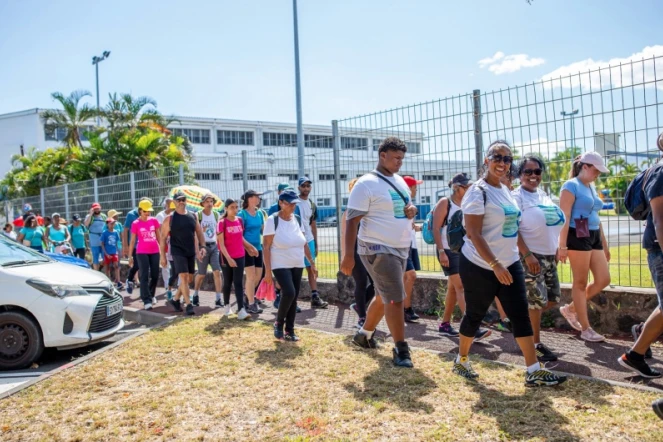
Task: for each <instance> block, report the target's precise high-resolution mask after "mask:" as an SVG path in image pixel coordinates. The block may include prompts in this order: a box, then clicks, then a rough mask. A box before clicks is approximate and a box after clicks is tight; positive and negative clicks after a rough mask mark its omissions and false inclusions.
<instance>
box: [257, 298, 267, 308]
mask: <svg viewBox="0 0 663 442" xmlns="http://www.w3.org/2000/svg"><path fill="white" fill-rule="evenodd" d="M256 304H257V305H258V307H267V304H266V303H265V301H263V300H262V299H258V298H256Z"/></svg>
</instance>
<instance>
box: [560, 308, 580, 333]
mask: <svg viewBox="0 0 663 442" xmlns="http://www.w3.org/2000/svg"><path fill="white" fill-rule="evenodd" d="M559 312H560V313H561V314H562V316H564V319H566V321H567V322H568V323H569V325H570V326H571V327H572V328H573V329H575V330H578V331H582V325H580V322H578V315H576V314H575V313H574V312H572V311H571V307H570V306H569V305H568V304H567V305H563V306H561V307H560V308H559Z"/></svg>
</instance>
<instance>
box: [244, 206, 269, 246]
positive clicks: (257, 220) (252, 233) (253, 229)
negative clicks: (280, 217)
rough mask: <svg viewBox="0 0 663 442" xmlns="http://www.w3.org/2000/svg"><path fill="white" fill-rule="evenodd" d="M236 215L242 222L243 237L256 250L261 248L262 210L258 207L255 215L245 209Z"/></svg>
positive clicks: (263, 218)
mask: <svg viewBox="0 0 663 442" xmlns="http://www.w3.org/2000/svg"><path fill="white" fill-rule="evenodd" d="M237 216H239V217H240V218H242V221H243V222H244V238H245V239H246V240H247V241H248V242H249V244H251V245H252V246H253V247H255V248H256V249H257V250H262V228H263V226H264V224H265V217H264V215H263V212H262V210H261V209H258V211H257V212H256V214H255V216H251V214H250V213H249V212H247V211H246V210H240V211H239V213H238V214H237Z"/></svg>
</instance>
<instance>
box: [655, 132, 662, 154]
mask: <svg viewBox="0 0 663 442" xmlns="http://www.w3.org/2000/svg"><path fill="white" fill-rule="evenodd" d="M656 145H657V146H658V150H660V151H661V152H663V132H661V133H660V134H659V136H658V138H657V139H656Z"/></svg>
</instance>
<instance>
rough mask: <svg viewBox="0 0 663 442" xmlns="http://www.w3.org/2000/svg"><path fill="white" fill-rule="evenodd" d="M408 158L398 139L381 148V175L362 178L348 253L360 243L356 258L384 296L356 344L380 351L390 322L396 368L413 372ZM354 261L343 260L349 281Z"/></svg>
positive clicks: (353, 198) (350, 214)
mask: <svg viewBox="0 0 663 442" xmlns="http://www.w3.org/2000/svg"><path fill="white" fill-rule="evenodd" d="M406 152H407V147H406V146H405V143H404V142H403V141H401V140H400V139H398V138H396V137H387V138H385V139H384V141H382V143H381V144H380V147H379V149H378V155H379V160H378V165H377V167H376V169H375V170H374V171H373V172H371V173H368V174H366V175H364V176H363V177H361V178H360V179H359V181H357V184H355V186H354V187H353V189H352V192H350V198H349V201H348V209H347V212H346V213H347V215H346V217H347V219H346V230H345V239H344V240H345V249H344V250H345V251H346V252H347V251H353V250H355V242H357V253H358V254H359V257H360V258H361V261H362V263H363V264H364V266H365V267H366V270H367V271H368V273H369V274H370V275H371V277H372V278H373V282H374V285H375V292H376V294H378V295H379V296H376V297H374V298H373V301H372V302H371V304H370V306H369V307H368V311H367V312H366V322H364V326H363V327H362V328H361V329H360V330H359V331H358V332H357V333H356V334H355V336H354V338H353V342H354V343H355V344H357V345H358V346H360V347H362V348H376V347H377V342H376V341H375V339H374V338H373V334H374V333H375V328H376V327H377V325H378V324H379V322H380V321H381V320H382V317H385V319H386V321H387V326H388V327H389V332H390V333H391V335H392V337H393V338H394V342H395V344H396V346H395V348H394V349H393V360H394V364H395V365H397V366H400V367H409V368H411V367H413V365H412V359H411V357H410V348H409V346H408V344H407V342H405V318H404V313H403V301H404V300H405V287H404V285H403V276H404V275H405V268H406V265H407V258H408V255H409V251H410V245H411V243H412V236H411V231H412V219H414V217H415V216H416V215H417V208H416V207H415V206H414V205H413V204H412V201H411V198H410V194H409V189H408V186H407V184H406V183H405V181H404V180H403V178H401V177H400V176H399V175H398V171H399V170H400V168H401V166H402V165H403V158H404V157H405V153H406ZM360 221H361V223H360ZM360 225H361V228H360ZM357 232H359V235H358V237H357ZM354 261H355V259H354V253H352V252H350V253H345V254H344V256H343V261H342V263H341V271H342V272H343V273H344V274H345V275H348V276H350V275H351V274H352V268H353V267H354V265H355V262H354Z"/></svg>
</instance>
